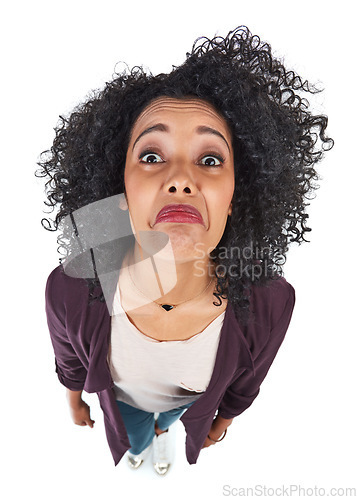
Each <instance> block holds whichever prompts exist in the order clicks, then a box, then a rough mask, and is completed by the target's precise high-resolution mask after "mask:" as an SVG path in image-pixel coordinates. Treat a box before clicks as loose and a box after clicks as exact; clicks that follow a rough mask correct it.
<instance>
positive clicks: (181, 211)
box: [124, 97, 234, 261]
mask: <svg viewBox="0 0 357 500" xmlns="http://www.w3.org/2000/svg"><path fill="white" fill-rule="evenodd" d="M124 182H125V190H126V198H127V203H128V207H129V212H130V217H131V224H132V226H133V232H134V234H138V232H139V231H161V232H163V233H166V234H167V235H168V236H169V238H170V243H171V247H172V250H173V252H174V256H175V260H176V261H187V260H192V259H197V258H198V257H202V256H203V252H204V254H205V256H206V258H208V257H207V256H208V254H209V252H210V251H212V249H213V248H215V247H216V246H217V244H218V242H219V241H220V239H221V237H222V234H223V232H224V229H225V226H226V222H227V217H228V215H230V214H231V200H232V197H233V191H234V165H233V148H232V142H231V134H230V130H229V128H228V125H227V123H226V122H225V120H224V119H223V118H222V117H221V116H220V115H219V114H218V113H217V112H216V111H215V109H214V108H213V107H212V106H211V105H210V104H209V103H206V102H205V101H203V100H200V99H185V100H182V99H175V98H169V97H162V98H159V99H156V100H155V101H153V102H152V103H151V104H150V105H149V106H148V107H147V108H145V110H144V111H143V112H142V113H141V115H140V116H139V118H138V119H137V121H136V122H135V124H134V127H133V129H132V133H131V139H130V142H129V146H128V151H127V156H126V165H125V176H124Z"/></svg>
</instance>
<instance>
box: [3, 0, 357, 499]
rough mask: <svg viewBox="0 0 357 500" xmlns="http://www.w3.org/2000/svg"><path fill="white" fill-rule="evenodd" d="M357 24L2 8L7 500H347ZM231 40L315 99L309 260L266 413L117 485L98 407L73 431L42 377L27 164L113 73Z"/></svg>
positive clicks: (40, 254) (335, 14) (211, 7)
mask: <svg viewBox="0 0 357 500" xmlns="http://www.w3.org/2000/svg"><path fill="white" fill-rule="evenodd" d="M8 5H10V4H8ZM354 17H355V14H352V2H349V1H339V2H338V3H333V4H332V3H331V4H330V3H325V2H320V1H315V2H314V1H311V0H310V1H308V2H304V1H300V2H293V3H292V2H285V1H284V2H280V1H275V2H274V1H271V2H266V1H258V2H251V3H250V2H247V1H244V2H240V1H238V0H236V1H227V0H226V1H225V2H217V1H215V2H211V1H208V0H206V1H202V0H198V1H196V2H194V1H192V0H191V1H182V2H177V3H170V2H159V1H156V2H155V1H151V2H147V3H145V4H144V3H142V4H141V3H140V2H131V1H127V2H120V1H109V0H102V1H101V2H99V1H96V2H94V1H91V0H87V1H73V0H72V1H71V2H70V1H68V0H62V1H58V2H53V1H46V2H41V1H32V2H25V1H20V2H16V1H14V2H12V3H11V6H10V7H9V6H7V7H3V11H2V21H1V24H2V26H1V30H0V31H1V48H2V56H1V70H2V76H1V86H2V90H1V120H0V123H1V129H2V130H1V139H2V147H1V180H2V183H1V184H2V189H1V194H2V195H1V198H0V199H1V228H2V245H1V269H2V273H1V275H2V286H1V289H2V299H1V305H2V306H4V307H3V308H2V328H1V331H2V334H1V339H2V346H1V347H2V348H1V362H0V369H1V386H2V398H1V407H2V410H1V426H0V429H1V435H2V436H1V446H0V449H1V455H2V456H3V457H4V459H5V463H4V464H3V465H2V467H1V473H2V476H3V478H2V480H1V483H0V484H1V486H0V488H2V489H4V490H7V493H6V494H5V496H3V498H6V500H10V499H20V498H21V499H26V498H36V499H42V498H46V499H47V498H51V499H53V500H55V499H68V500H72V499H77V498H85V499H86V500H92V499H96V498H127V497H129V495H130V497H131V498H133V499H136V498H148V497H149V498H158V499H161V498H162V499H163V498H165V499H166V498H172V499H176V498H188V499H191V498H192V499H193V498H205V499H208V500H210V499H219V498H222V497H224V495H223V486H224V485H228V486H229V488H228V487H226V490H225V491H226V492H227V491H228V490H229V489H231V491H232V489H233V488H248V487H254V486H255V485H262V486H264V485H266V486H267V487H271V488H278V487H281V486H282V485H285V486H289V485H300V487H301V488H306V489H307V488H313V487H314V486H318V487H320V488H325V489H326V491H328V489H329V488H330V487H336V488H338V487H340V488H346V487H352V486H354V487H356V488H357V480H356V473H355V471H356V444H357V443H356V441H357V440H356V424H355V423H356V421H357V419H356V333H357V332H356V330H357V329H356V324H355V311H356V304H355V302H356V294H355V280H356V273H355V267H356V264H355V244H356V238H355V230H356V224H355V214H356V211H355V193H356V180H357V179H356V173H355V171H356V159H355V157H356V153H355V145H356V139H355V136H354V135H353V134H354V129H355V121H354V118H355V116H356V105H355V78H356V74H355V53H354V52H353V44H354V39H353V33H354V30H355V26H354V25H353V24H352V18H354ZM241 24H246V25H247V26H248V27H249V28H250V30H251V31H252V32H253V33H254V34H258V35H260V37H261V38H262V39H263V40H266V41H268V42H269V43H271V45H272V47H273V51H274V53H275V54H276V55H278V56H279V57H282V58H284V59H285V62H286V64H287V66H289V67H292V68H294V69H296V70H297V71H298V72H299V73H301V75H302V76H303V77H304V78H308V79H309V80H311V81H312V82H314V83H320V84H321V85H322V86H323V87H324V88H325V89H326V90H325V92H324V94H323V95H320V96H319V97H318V99H317V100H316V103H317V104H316V106H317V110H318V112H320V111H323V112H325V113H326V114H328V116H329V128H328V131H329V134H330V135H331V136H332V137H333V138H334V139H335V143H336V145H335V148H334V149H333V150H332V151H331V152H329V153H327V154H326V158H325V160H324V161H323V162H322V163H321V164H320V167H319V171H320V173H321V176H322V181H321V183H320V184H321V188H320V190H319V191H318V193H317V198H316V199H315V200H313V202H312V204H311V207H310V211H309V213H310V219H309V222H310V225H311V226H312V227H313V231H312V233H310V241H311V242H310V243H306V244H304V245H303V246H301V247H297V248H293V249H292V250H291V251H290V252H289V255H288V262H287V264H286V268H285V277H286V279H287V280H288V281H289V282H290V283H292V284H293V286H294V287H295V290H296V297H297V301H296V308H295V312H294V315H293V319H292V322H291V325H290V328H289V331H288V334H287V337H286V340H285V342H284V344H283V346H282V348H281V350H280V352H279V354H278V356H277V358H276V361H275V363H274V364H273V366H272V368H271V370H270V372H269V375H268V378H267V379H266V381H265V382H264V384H263V386H262V389H261V394H260V396H259V397H258V398H257V400H256V401H255V402H254V403H253V405H252V407H251V408H250V409H248V410H247V411H246V412H245V413H244V414H243V415H242V416H241V417H238V418H237V419H236V420H235V421H234V423H233V425H232V426H231V427H230V428H229V432H228V435H227V437H226V439H225V440H224V442H222V443H220V444H217V445H216V446H214V447H210V448H209V449H207V450H203V451H202V452H201V455H200V457H199V460H198V463H197V464H196V465H191V466H190V465H189V464H188V463H187V462H186V459H185V456H184V431H183V426H182V424H181V423H179V425H178V426H177V443H178V444H177V447H178V449H177V459H176V463H175V466H174V468H173V469H172V471H171V472H170V473H169V474H168V475H167V477H164V478H160V477H158V476H155V475H154V472H152V471H151V469H150V468H149V467H147V468H145V467H143V469H142V470H138V471H135V472H133V471H130V470H128V468H127V466H126V463H124V461H122V462H121V463H120V464H119V466H118V467H116V468H115V467H114V463H113V460H112V456H111V453H110V451H109V448H108V446H107V442H106V437H105V431H104V424H103V418H102V412H101V410H100V408H99V404H98V401H97V396H96V395H95V394H91V395H87V394H85V399H86V401H87V402H88V403H89V404H90V405H91V410H92V413H91V415H92V418H94V420H95V421H96V423H95V426H94V429H90V428H88V427H86V428H82V427H78V426H75V425H74V424H73V423H72V421H71V419H70V415H69V411H68V407H67V401H66V399H65V389H64V387H63V386H61V385H60V384H59V382H58V380H57V376H56V374H55V372H54V357H53V351H52V345H51V343H50V338H49V334H48V331H47V325H46V318H45V313H44V286H45V281H46V278H47V275H48V274H49V272H50V271H51V270H52V269H53V268H54V267H55V266H57V265H58V254H57V252H56V247H57V245H56V234H53V233H49V232H47V231H45V230H44V229H43V228H42V227H41V225H40V219H41V218H42V217H43V216H44V214H43V212H42V210H43V209H44V205H43V201H44V199H45V198H44V188H43V181H41V180H38V179H36V178H35V177H34V174H33V172H34V170H35V169H36V161H37V160H38V156H39V153H40V152H41V151H43V150H45V149H47V148H48V147H49V146H50V145H51V142H52V140H53V137H54V133H53V127H54V126H55V125H56V123H57V117H58V115H59V114H65V113H67V112H69V111H70V110H71V109H72V108H73V106H74V105H76V104H77V103H78V102H79V101H80V100H82V99H83V98H85V96H86V94H87V93H88V92H89V91H90V90H91V89H95V88H99V87H102V86H103V85H104V83H105V81H108V80H110V79H111V77H112V73H113V71H114V67H115V64H116V63H117V62H118V61H125V62H126V63H127V64H128V65H129V66H130V67H131V66H134V65H137V64H139V65H142V64H143V65H144V66H146V67H148V68H149V69H150V70H151V71H152V72H153V73H158V72H168V71H170V70H171V66H172V65H178V64H180V63H182V62H183V61H184V59H185V53H186V51H189V50H190V49H191V46H192V44H193V42H194V40H195V39H196V38H197V37H198V36H200V35H205V36H208V37H212V36H213V35H215V34H219V35H223V36H225V35H226V34H227V33H228V31H229V30H231V29H233V28H235V27H237V26H238V25H241ZM233 492H234V491H233ZM301 494H302V491H301ZM296 495H297V494H296ZM232 496H233V495H232Z"/></svg>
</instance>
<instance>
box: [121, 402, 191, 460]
mask: <svg viewBox="0 0 357 500" xmlns="http://www.w3.org/2000/svg"><path fill="white" fill-rule="evenodd" d="M116 403H117V405H118V408H119V411H120V414H121V416H122V417H123V420H124V424H125V428H126V432H127V433H128V437H129V441H130V444H131V448H130V450H129V451H130V453H132V454H133V455H139V453H141V452H142V451H144V450H145V448H147V447H148V446H149V444H150V443H151V441H152V440H153V438H154V436H155V414H154V413H149V412H147V411H144V410H139V409H138V408H134V407H133V406H130V405H128V404H126V403H123V401H116ZM192 404H193V402H192V403H188V404H187V405H184V406H180V407H179V408H174V409H173V410H169V411H165V412H164V413H160V414H159V416H158V418H157V425H158V427H159V429H161V430H162V431H165V430H166V429H168V428H169V427H170V425H171V424H173V423H174V422H176V420H178V419H179V418H180V417H181V415H182V414H183V413H184V411H185V409H186V408H189V407H190V406H191V405H192Z"/></svg>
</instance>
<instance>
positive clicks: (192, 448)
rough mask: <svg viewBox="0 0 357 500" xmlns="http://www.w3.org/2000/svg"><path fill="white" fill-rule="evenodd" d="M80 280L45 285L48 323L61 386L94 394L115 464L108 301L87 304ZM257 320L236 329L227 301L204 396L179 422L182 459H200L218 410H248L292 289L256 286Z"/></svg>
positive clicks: (118, 447)
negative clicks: (183, 446)
mask: <svg viewBox="0 0 357 500" xmlns="http://www.w3.org/2000/svg"><path fill="white" fill-rule="evenodd" d="M88 292H89V288H88V286H87V284H86V282H85V280H84V279H81V278H72V277H70V276H68V275H66V274H65V273H64V272H63V267H62V266H58V267H56V268H55V269H54V270H53V271H52V273H51V274H50V275H49V277H48V280H47V285H46V314H47V322H48V327H49V331H50V335H51V340H52V344H53V349H54V353H55V365H56V372H57V375H58V378H59V380H60V382H61V383H62V384H63V385H64V386H65V387H67V388H68V389H70V390H72V391H79V390H82V389H83V390H85V391H86V392H88V393H93V392H96V393H97V395H98V398H99V402H100V406H101V409H102V410H103V414H104V424H105V431H106V435H107V440H108V444H109V447H110V450H111V453H112V455H113V459H114V463H115V465H117V464H118V463H119V461H120V459H121V458H122V456H123V455H124V453H125V452H126V451H127V450H128V449H129V448H130V443H129V439H128V436H127V433H126V430H125V426H124V422H123V420H122V417H121V415H120V411H119V408H118V406H117V404H116V402H115V396H114V392H113V389H112V387H113V381H112V378H111V374H110V371H109V367H108V363H107V355H108V349H109V342H110V330H111V316H110V314H109V312H108V308H107V305H106V303H105V302H100V301H95V302H94V303H92V304H91V305H88ZM251 301H252V306H253V309H254V311H255V320H254V322H252V323H250V324H248V326H241V325H240V324H239V323H238V321H237V319H236V317H235V314H234V311H233V308H232V305H231V304H230V303H228V306H227V309H226V314H225V318H224V322H223V326H222V331H221V338H220V341H219V345H218V351H217V357H216V362H215V366H214V370H213V374H212V377H211V380H210V383H209V385H208V387H207V390H206V391H205V392H204V393H203V394H202V396H201V397H200V398H199V399H198V400H197V401H196V402H195V403H194V404H193V405H192V406H191V407H190V408H189V409H188V410H187V411H186V412H185V413H184V414H183V415H182V416H181V421H182V422H183V424H184V426H185V430H186V434H187V437H186V456H187V460H188V462H189V463H190V464H194V463H196V461H197V458H198V455H199V453H200V450H201V448H202V446H203V443H204V441H205V438H206V436H207V434H208V432H209V430H210V427H211V424H212V421H213V419H214V417H215V415H216V411H217V410H218V414H219V415H221V416H222V417H223V418H226V419H231V418H233V417H236V416H237V415H240V414H241V413H242V412H243V411H244V410H246V409H247V408H248V407H249V406H250V405H251V404H252V402H253V400H254V399H255V398H256V397H257V395H258V393H259V388H260V385H261V383H262V381H263V380H264V378H265V376H266V374H267V372H268V370H269V368H270V365H271V364H272V362H273V360H274V358H275V356H276V353H277V352H278V349H279V347H280V345H281V343H282V341H283V339H284V336H285V333H286V330H287V328H288V326H289V323H290V319H291V315H292V311H293V308H294V303H295V293H294V289H293V287H292V286H291V285H290V284H289V283H288V282H287V281H286V280H285V279H284V278H279V279H277V280H273V281H271V282H270V283H269V286H267V287H265V286H264V287H262V286H257V285H255V286H253V287H252V295H251Z"/></svg>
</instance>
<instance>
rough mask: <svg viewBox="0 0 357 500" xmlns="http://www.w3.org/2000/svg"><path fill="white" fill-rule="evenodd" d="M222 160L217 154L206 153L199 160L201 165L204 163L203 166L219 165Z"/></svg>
mask: <svg viewBox="0 0 357 500" xmlns="http://www.w3.org/2000/svg"><path fill="white" fill-rule="evenodd" d="M223 162H224V160H223V158H221V157H220V156H217V155H214V156H213V155H206V156H203V158H201V160H200V163H201V165H204V166H205V167H219V166H221V165H222V163H223Z"/></svg>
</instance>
